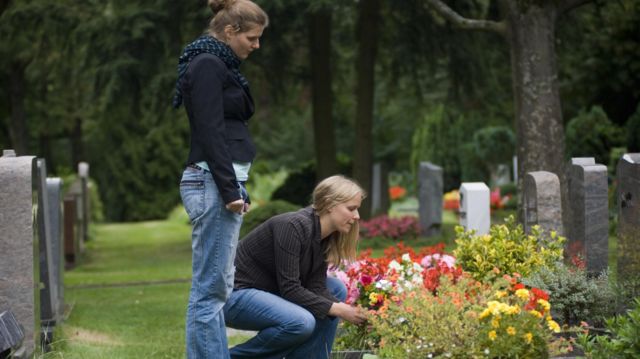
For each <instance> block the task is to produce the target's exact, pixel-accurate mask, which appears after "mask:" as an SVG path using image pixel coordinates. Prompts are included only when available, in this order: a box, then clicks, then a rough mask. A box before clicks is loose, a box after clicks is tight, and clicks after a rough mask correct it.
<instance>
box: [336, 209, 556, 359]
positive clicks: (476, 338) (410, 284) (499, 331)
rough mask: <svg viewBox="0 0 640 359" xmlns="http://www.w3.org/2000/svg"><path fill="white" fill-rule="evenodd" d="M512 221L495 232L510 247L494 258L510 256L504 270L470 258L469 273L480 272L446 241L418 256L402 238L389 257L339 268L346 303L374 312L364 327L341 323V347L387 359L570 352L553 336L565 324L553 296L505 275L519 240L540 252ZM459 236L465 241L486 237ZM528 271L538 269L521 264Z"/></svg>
mask: <svg viewBox="0 0 640 359" xmlns="http://www.w3.org/2000/svg"><path fill="white" fill-rule="evenodd" d="M512 225H513V222H509V221H508V222H507V225H506V226H505V225H503V226H500V227H496V228H494V231H493V232H492V234H491V235H490V236H494V237H497V238H499V240H500V241H502V242H501V243H503V244H504V248H506V249H509V250H508V251H505V252H504V253H505V254H503V255H500V256H499V257H495V258H496V259H498V258H502V259H506V261H505V260H496V262H495V263H496V264H498V265H502V266H503V267H504V268H503V270H501V269H500V268H498V267H495V266H493V267H491V268H488V267H487V266H484V265H480V266H479V265H478V264H479V263H477V262H476V261H474V260H470V259H468V260H467V264H470V263H472V264H473V265H470V266H468V268H469V270H472V271H473V270H476V271H481V273H473V272H466V271H464V270H463V267H462V266H460V263H457V261H456V258H454V257H453V256H452V255H450V254H447V253H444V251H443V248H444V245H442V244H441V245H438V246H434V247H427V248H424V249H422V250H421V251H419V252H418V253H416V252H415V251H414V250H413V249H411V248H409V247H406V246H404V245H403V244H402V243H400V244H398V245H397V246H394V247H390V248H388V249H387V250H385V254H384V256H383V257H382V258H371V257H370V252H365V253H363V254H362V255H361V256H360V257H359V258H358V260H357V261H356V262H355V263H353V264H350V265H348V266H345V267H343V268H340V269H335V270H332V271H331V272H330V274H331V275H334V276H336V277H338V278H340V279H341V280H342V281H343V282H344V283H345V285H346V286H347V289H348V298H347V302H348V303H350V304H356V305H359V306H361V307H363V308H365V309H366V310H368V311H369V314H370V317H369V321H368V322H367V324H365V325H362V326H356V325H353V324H350V323H343V324H342V325H341V328H340V335H339V336H338V338H336V346H337V348H338V349H340V348H342V349H359V350H368V351H372V352H374V353H375V354H377V355H379V356H380V357H382V358H408V357H416V358H436V357H459V358H469V357H521V358H522V357H525V358H528V357H531V358H539V357H541V358H542V357H549V355H550V354H558V353H563V352H566V351H567V350H568V343H567V341H566V340H565V339H563V338H560V337H554V335H553V333H557V332H559V331H560V326H559V325H558V324H557V323H556V321H555V320H554V319H553V318H552V316H551V311H550V310H551V303H549V301H548V300H549V295H548V293H547V292H545V291H543V290H541V289H538V288H534V287H527V286H525V285H524V284H523V283H521V278H520V275H518V274H510V275H505V274H503V273H511V272H510V271H509V270H510V269H512V268H513V263H514V262H512V261H511V260H510V259H509V257H508V254H507V253H520V250H519V249H518V248H516V247H517V246H518V245H520V246H523V247H524V248H525V249H530V250H534V249H535V246H533V244H532V240H533V239H532V238H530V237H528V239H529V241H524V242H522V241H520V240H521V239H522V238H521V233H520V231H519V229H518V228H512V227H510V226H512ZM458 235H459V236H460V237H461V238H463V242H464V241H465V240H466V243H470V242H474V243H478V245H481V244H482V243H483V242H485V241H487V238H486V237H478V238H477V239H473V238H472V234H464V233H463V232H461V231H458ZM538 235H539V236H541V234H539V233H538ZM552 237H553V236H552ZM551 239H552V240H555V239H556V238H555V237H553V238H551ZM512 241H516V242H517V241H520V244H518V243H515V244H512V243H511V242H512ZM558 241H560V242H561V239H558ZM490 242H491V241H490ZM492 243H493V242H492ZM494 244H495V243H494ZM545 244H547V245H549V242H548V241H547V242H545ZM513 245H515V246H516V247H512V246H513ZM532 246H533V247H532ZM472 247H473V245H467V247H466V251H467V252H468V251H469V249H471V248H472ZM467 252H460V253H467ZM465 255H466V254H465ZM560 255H561V253H560ZM547 256H548V258H556V257H557V256H558V252H557V251H551V253H549V252H546V250H543V251H542V253H541V257H542V258H547ZM543 262H544V261H543ZM483 263H484V262H483ZM525 268H527V269H531V270H535V269H536V267H535V266H533V265H531V266H528V267H522V268H520V269H525ZM505 270H506V271H505Z"/></svg>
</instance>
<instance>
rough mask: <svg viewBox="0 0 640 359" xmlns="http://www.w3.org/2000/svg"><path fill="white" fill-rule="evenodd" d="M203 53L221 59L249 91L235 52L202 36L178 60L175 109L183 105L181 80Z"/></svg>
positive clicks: (209, 37)
mask: <svg viewBox="0 0 640 359" xmlns="http://www.w3.org/2000/svg"><path fill="white" fill-rule="evenodd" d="M202 53H207V54H212V55H215V56H217V57H219V58H220V60H222V62H224V63H225V65H227V67H228V68H229V69H230V70H231V72H233V76H234V77H235V78H236V79H237V80H238V81H239V82H240V84H242V86H243V87H244V88H245V89H246V90H248V89H249V82H248V81H247V79H246V78H245V77H244V76H242V74H241V73H240V70H238V67H239V66H240V62H241V61H240V59H238V57H237V56H236V54H235V53H234V52H233V50H231V48H230V47H229V46H228V45H227V44H225V43H224V42H222V41H220V40H218V39H216V38H215V37H213V36H209V35H202V36H200V37H199V38H197V39H196V40H195V41H194V42H192V43H190V44H189V45H187V47H185V48H184V50H183V52H182V55H180V58H179V59H178V80H177V81H176V94H175V96H174V97H173V107H174V108H178V107H180V104H181V103H182V92H181V91H180V80H182V76H184V74H185V73H186V72H187V67H188V66H189V63H190V62H191V60H193V58H194V57H196V56H197V55H200V54H202Z"/></svg>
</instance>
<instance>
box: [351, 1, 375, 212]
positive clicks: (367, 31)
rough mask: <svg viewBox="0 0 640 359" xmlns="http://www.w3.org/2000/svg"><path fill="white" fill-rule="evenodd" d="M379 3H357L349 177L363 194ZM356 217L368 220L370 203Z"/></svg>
mask: <svg viewBox="0 0 640 359" xmlns="http://www.w3.org/2000/svg"><path fill="white" fill-rule="evenodd" d="M379 11H380V0H367V1H360V2H358V16H359V18H358V25H357V29H356V39H357V42H358V55H357V56H358V57H357V59H356V73H357V85H356V98H357V104H356V120H355V148H354V152H353V153H354V155H353V177H354V178H355V179H356V180H357V181H358V182H360V185H361V186H362V188H364V190H365V191H367V192H371V176H372V170H373V98H374V96H373V95H374V67H375V62H376V52H377V44H378V33H377V29H378V18H379V16H380V14H379ZM360 215H361V216H362V217H363V218H369V216H370V215H371V202H370V200H365V201H364V202H363V203H362V206H361V210H360Z"/></svg>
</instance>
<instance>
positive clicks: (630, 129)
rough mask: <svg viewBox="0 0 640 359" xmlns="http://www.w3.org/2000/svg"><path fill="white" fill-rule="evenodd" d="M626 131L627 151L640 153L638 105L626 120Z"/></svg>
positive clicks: (639, 115)
mask: <svg viewBox="0 0 640 359" xmlns="http://www.w3.org/2000/svg"><path fill="white" fill-rule="evenodd" d="M626 130H627V131H626V132H627V138H626V140H627V143H626V145H627V149H628V150H629V152H640V104H638V107H637V108H636V112H635V113H634V114H633V115H631V117H629V119H628V120H627V125H626Z"/></svg>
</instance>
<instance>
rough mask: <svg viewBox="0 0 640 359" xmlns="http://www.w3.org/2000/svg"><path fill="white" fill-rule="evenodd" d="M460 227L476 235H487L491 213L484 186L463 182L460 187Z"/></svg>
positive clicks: (487, 190)
mask: <svg viewBox="0 0 640 359" xmlns="http://www.w3.org/2000/svg"><path fill="white" fill-rule="evenodd" d="M460 225H461V226H463V227H464V228H465V229H466V230H475V231H476V234H478V235H482V234H487V233H489V227H490V226H491V211H490V207H489V187H487V185H486V184H484V183H482V182H465V183H462V185H461V186H460Z"/></svg>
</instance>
